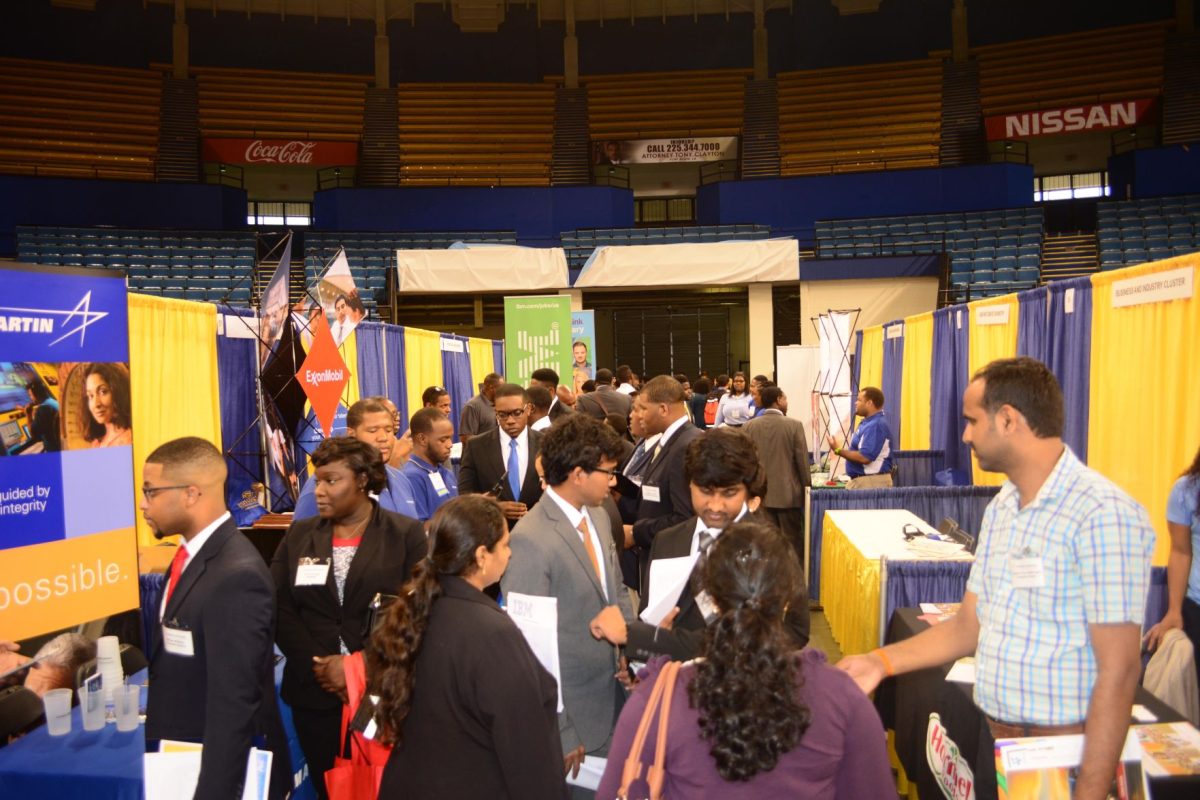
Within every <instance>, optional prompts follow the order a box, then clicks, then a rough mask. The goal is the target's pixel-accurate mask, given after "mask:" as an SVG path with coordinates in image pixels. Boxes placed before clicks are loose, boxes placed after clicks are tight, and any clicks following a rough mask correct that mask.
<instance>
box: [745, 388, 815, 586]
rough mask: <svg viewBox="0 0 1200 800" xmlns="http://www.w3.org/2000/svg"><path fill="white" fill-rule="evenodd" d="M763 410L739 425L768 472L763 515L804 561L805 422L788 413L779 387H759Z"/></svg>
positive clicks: (807, 480) (808, 480)
mask: <svg viewBox="0 0 1200 800" xmlns="http://www.w3.org/2000/svg"><path fill="white" fill-rule="evenodd" d="M760 396H761V398H762V407H763V413H762V416H759V417H755V418H754V419H752V420H750V421H749V422H747V423H746V424H745V425H743V426H742V430H743V431H745V432H746V435H747V436H749V437H750V439H751V441H753V442H754V446H755V447H757V448H758V457H759V460H760V461H761V462H762V465H763V469H764V470H765V471H766V473H767V496H766V498H764V502H763V514H764V516H766V518H767V519H769V520H770V521H771V522H773V523H775V526H776V527H777V528H779V530H781V531H783V534H784V535H785V536H787V537H788V539H789V540H790V541H791V542H792V546H793V547H795V548H796V554H797V555H798V556H800V563H801V564H803V563H804V487H806V486H812V473H811V471H810V469H809V465H808V441H807V440H806V439H805V437H804V425H803V423H801V422H800V420H798V419H792V418H791V417H788V416H787V395H786V394H784V393H783V389H780V388H779V387H778V386H767V387H764V388H763V389H762V390H761V393H760Z"/></svg>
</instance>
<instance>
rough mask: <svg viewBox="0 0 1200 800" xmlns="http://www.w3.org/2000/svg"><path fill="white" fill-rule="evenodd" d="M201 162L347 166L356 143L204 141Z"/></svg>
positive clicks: (355, 157)
mask: <svg viewBox="0 0 1200 800" xmlns="http://www.w3.org/2000/svg"><path fill="white" fill-rule="evenodd" d="M201 156H202V158H203V160H204V161H216V162H220V163H222V164H270V165H274V166H287V167H335V166H350V165H353V164H355V163H356V162H357V161H358V143H357V142H322V141H313V140H304V139H205V140H204V144H203V147H202V148H201Z"/></svg>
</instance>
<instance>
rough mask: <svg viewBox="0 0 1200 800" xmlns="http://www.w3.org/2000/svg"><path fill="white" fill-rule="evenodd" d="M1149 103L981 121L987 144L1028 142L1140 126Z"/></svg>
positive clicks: (1128, 102) (1099, 105)
mask: <svg viewBox="0 0 1200 800" xmlns="http://www.w3.org/2000/svg"><path fill="white" fill-rule="evenodd" d="M1153 105H1154V101H1153V100H1124V101H1121V102H1116V103H1097V104H1095V105H1088V106H1073V107H1071V108H1048V109H1040V110H1037V111H1022V112H1020V113H1018V114H1001V115H999V116H995V117H988V118H987V119H985V120H984V126H985V127H986V128H987V138H988V141H996V140H999V139H1031V138H1033V137H1035V136H1055V135H1058V134H1063V133H1080V132H1082V131H1112V130H1119V129H1121V128H1132V127H1134V126H1135V125H1142V124H1144V123H1145V121H1146V117H1147V116H1149V112H1150V107H1151V106H1153Z"/></svg>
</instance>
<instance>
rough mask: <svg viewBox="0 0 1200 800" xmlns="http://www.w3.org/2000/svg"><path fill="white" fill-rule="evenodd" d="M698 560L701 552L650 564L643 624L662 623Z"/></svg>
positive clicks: (658, 560)
mask: <svg viewBox="0 0 1200 800" xmlns="http://www.w3.org/2000/svg"><path fill="white" fill-rule="evenodd" d="M643 488H644V487H643ZM698 558H700V553H699V551H697V552H696V554H695V555H690V556H681V557H679V558H656V559H654V560H653V561H651V562H650V593H649V597H648V598H647V599H646V610H645V611H643V612H642V613H641V619H642V622H645V623H646V624H648V625H657V624H658V623H660V622H662V619H663V617H665V616H666V615H667V614H668V613H669V612H670V611H671V609H672V608H674V607H675V601H676V600H678V599H679V595H680V594H682V593H683V588H684V587H685V586H687V582H688V578H690V577H691V575H692V569H693V568H694V567H695V566H696V560H697V559H698Z"/></svg>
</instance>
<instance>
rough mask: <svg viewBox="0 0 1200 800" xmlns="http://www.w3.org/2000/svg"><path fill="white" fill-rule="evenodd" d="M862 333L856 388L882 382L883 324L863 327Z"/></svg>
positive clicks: (876, 384) (877, 384)
mask: <svg viewBox="0 0 1200 800" xmlns="http://www.w3.org/2000/svg"><path fill="white" fill-rule="evenodd" d="M862 335H863V341H862V364H861V365H860V367H859V370H858V388H859V389H862V387H864V386H876V387H877V386H879V385H880V384H881V383H883V326H882V325H875V326H873V327H870V328H863V332H862ZM852 421H853V420H852Z"/></svg>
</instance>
